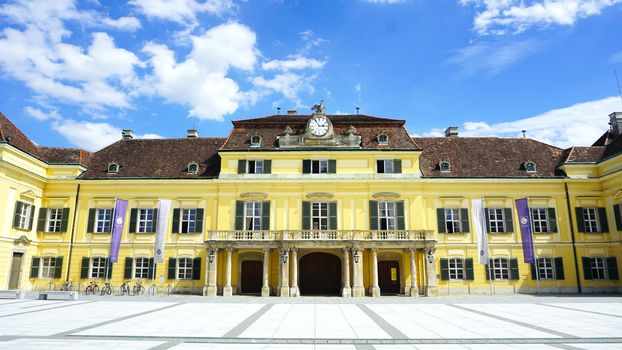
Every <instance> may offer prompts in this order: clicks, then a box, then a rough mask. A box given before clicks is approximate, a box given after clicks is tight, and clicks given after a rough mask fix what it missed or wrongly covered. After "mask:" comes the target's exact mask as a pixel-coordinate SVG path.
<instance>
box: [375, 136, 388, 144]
mask: <svg viewBox="0 0 622 350" xmlns="http://www.w3.org/2000/svg"><path fill="white" fill-rule="evenodd" d="M383 138H384V140H382V139H383ZM378 144H379V145H388V144H389V135H387V134H380V135H378Z"/></svg>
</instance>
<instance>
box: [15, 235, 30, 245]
mask: <svg viewBox="0 0 622 350" xmlns="http://www.w3.org/2000/svg"><path fill="white" fill-rule="evenodd" d="M30 243H32V240H30V239H29V238H28V237H26V236H23V235H22V236H19V237H18V238H16V239H15V240H14V241H13V244H15V245H16V246H22V247H23V246H27V245H30Z"/></svg>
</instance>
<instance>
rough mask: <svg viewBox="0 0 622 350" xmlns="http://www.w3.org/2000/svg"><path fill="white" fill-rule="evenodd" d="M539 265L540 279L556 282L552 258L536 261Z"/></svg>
mask: <svg viewBox="0 0 622 350" xmlns="http://www.w3.org/2000/svg"><path fill="white" fill-rule="evenodd" d="M536 262H537V265H538V278H539V279H541V280H554V279H555V272H554V271H555V269H554V266H553V259H552V258H538V259H536Z"/></svg>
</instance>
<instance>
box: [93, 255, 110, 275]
mask: <svg viewBox="0 0 622 350" xmlns="http://www.w3.org/2000/svg"><path fill="white" fill-rule="evenodd" d="M107 261H108V259H106V258H92V259H91V278H105V277H106V265H107V264H106V263H107Z"/></svg>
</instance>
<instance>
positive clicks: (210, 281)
mask: <svg viewBox="0 0 622 350" xmlns="http://www.w3.org/2000/svg"><path fill="white" fill-rule="evenodd" d="M211 252H212V253H213V255H214V261H212V262H210V263H209V265H208V266H209V268H208V272H207V277H208V278H207V293H205V294H206V295H207V296H208V297H214V296H216V293H217V292H218V286H217V285H216V277H217V273H216V272H217V271H218V248H212V249H211ZM209 253H210V252H208V256H207V261H208V262H209Z"/></svg>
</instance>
